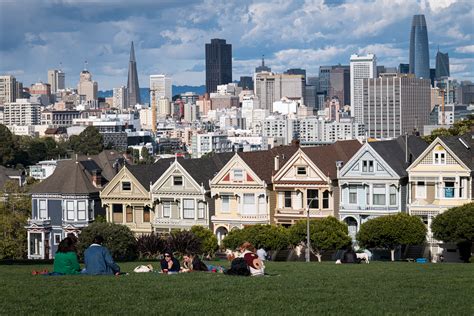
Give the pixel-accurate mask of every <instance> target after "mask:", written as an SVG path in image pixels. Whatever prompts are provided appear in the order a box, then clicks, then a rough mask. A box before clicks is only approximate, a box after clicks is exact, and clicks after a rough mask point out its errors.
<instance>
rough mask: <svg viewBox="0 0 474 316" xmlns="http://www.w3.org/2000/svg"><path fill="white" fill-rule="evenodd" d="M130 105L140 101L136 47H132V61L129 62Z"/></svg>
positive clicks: (128, 90) (128, 85)
mask: <svg viewBox="0 0 474 316" xmlns="http://www.w3.org/2000/svg"><path fill="white" fill-rule="evenodd" d="M127 92H128V104H127V105H128V106H135V104H139V103H140V86H139V85H138V73H137V61H136V60H135V49H134V48H133V42H132V47H131V48H130V61H129V62H128V81H127Z"/></svg>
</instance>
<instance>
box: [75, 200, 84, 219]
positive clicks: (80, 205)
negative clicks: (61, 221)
mask: <svg viewBox="0 0 474 316" xmlns="http://www.w3.org/2000/svg"><path fill="white" fill-rule="evenodd" d="M77 219H79V220H85V219H86V201H78V202H77Z"/></svg>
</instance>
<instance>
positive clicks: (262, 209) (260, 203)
mask: <svg viewBox="0 0 474 316" xmlns="http://www.w3.org/2000/svg"><path fill="white" fill-rule="evenodd" d="M266 209H267V203H266V201H265V195H263V194H262V195H259V196H258V212H259V213H260V214H263V213H265V212H266Z"/></svg>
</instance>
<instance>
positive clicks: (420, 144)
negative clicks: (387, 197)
mask: <svg viewBox="0 0 474 316" xmlns="http://www.w3.org/2000/svg"><path fill="white" fill-rule="evenodd" d="M407 139H408V147H407V148H408V157H406V153H405V150H406V147H405V136H399V137H398V138H396V139H392V140H386V141H379V142H370V143H368V144H369V146H370V147H372V148H373V149H374V150H375V151H376V152H377V153H378V154H379V156H380V157H381V158H382V159H383V160H384V161H385V162H386V163H387V164H388V165H389V166H390V167H391V168H392V169H393V171H395V172H396V173H397V174H398V175H399V176H400V177H405V176H407V175H408V173H407V171H406V169H407V168H408V166H409V165H410V164H411V163H412V162H413V161H415V159H416V158H418V156H420V155H421V154H422V153H423V151H424V150H425V149H426V148H427V147H428V144H427V143H426V142H425V141H424V140H423V139H422V138H421V137H418V136H414V135H410V136H408V137H407ZM407 158H408V162H405V161H406V160H407Z"/></svg>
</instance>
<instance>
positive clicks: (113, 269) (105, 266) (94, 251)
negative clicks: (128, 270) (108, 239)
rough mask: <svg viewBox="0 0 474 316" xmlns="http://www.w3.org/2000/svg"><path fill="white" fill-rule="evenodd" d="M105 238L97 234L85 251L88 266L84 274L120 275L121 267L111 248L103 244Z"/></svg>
mask: <svg viewBox="0 0 474 316" xmlns="http://www.w3.org/2000/svg"><path fill="white" fill-rule="evenodd" d="M103 242H104V238H103V237H102V236H95V237H94V241H93V242H92V244H91V245H90V246H89V248H87V249H86V251H85V252H84V262H85V264H86V268H85V270H84V271H83V273H84V274H90V275H119V274H120V267H119V266H118V265H117V264H116V263H115V261H114V259H113V258H112V256H111V255H110V251H109V249H107V248H106V247H104V246H102V243H103Z"/></svg>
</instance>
